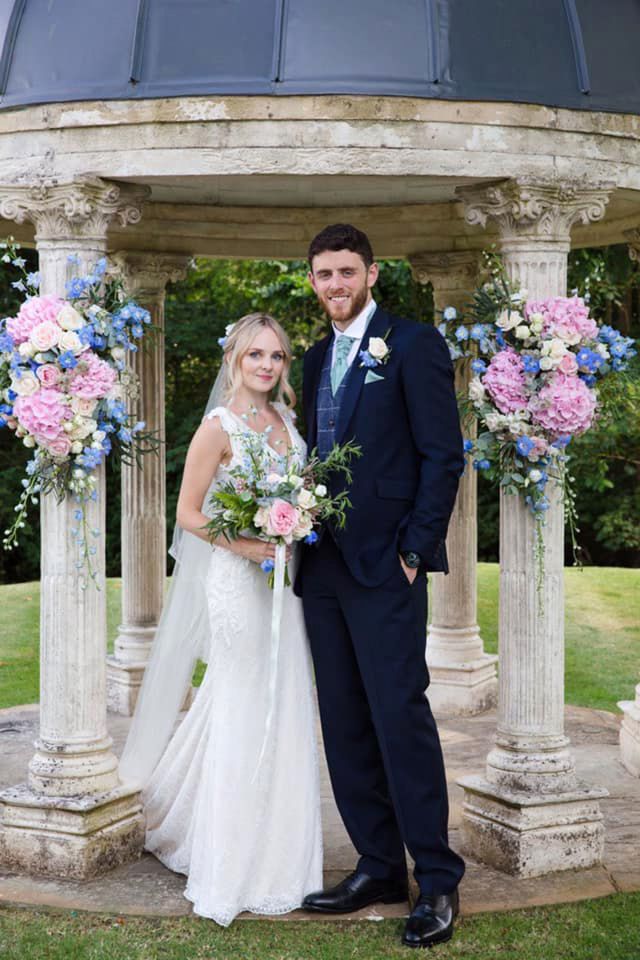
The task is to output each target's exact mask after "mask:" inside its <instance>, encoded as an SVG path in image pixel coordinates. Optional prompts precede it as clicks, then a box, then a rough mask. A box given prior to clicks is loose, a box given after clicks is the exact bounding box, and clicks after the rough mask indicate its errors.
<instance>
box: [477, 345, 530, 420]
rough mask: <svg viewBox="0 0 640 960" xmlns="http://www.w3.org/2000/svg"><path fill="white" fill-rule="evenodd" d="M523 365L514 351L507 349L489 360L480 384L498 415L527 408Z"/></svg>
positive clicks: (520, 358)
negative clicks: (493, 404) (498, 412)
mask: <svg viewBox="0 0 640 960" xmlns="http://www.w3.org/2000/svg"><path fill="white" fill-rule="evenodd" d="M523 370H524V364H523V362H522V357H520V356H519V355H518V354H517V353H516V351H515V350H512V349H511V347H507V349H506V350H500V351H499V352H498V353H496V354H494V355H493V357H492V358H491V362H490V363H489V366H488V368H487V372H486V373H485V375H484V376H483V377H482V384H483V386H484V388H485V389H486V391H487V393H488V394H489V396H490V397H491V399H492V400H493V402H494V403H495V405H496V407H497V408H498V410H499V411H500V413H513V412H514V411H516V410H524V409H525V408H526V406H527V394H526V388H525V380H524V373H523Z"/></svg>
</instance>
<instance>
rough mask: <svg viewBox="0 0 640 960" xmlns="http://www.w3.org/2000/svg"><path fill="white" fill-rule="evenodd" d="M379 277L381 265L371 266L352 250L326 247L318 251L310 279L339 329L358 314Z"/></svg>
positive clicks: (323, 305) (322, 303)
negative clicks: (367, 265)
mask: <svg viewBox="0 0 640 960" xmlns="http://www.w3.org/2000/svg"><path fill="white" fill-rule="evenodd" d="M377 279H378V265H377V264H376V263H372V264H371V266H370V267H369V268H368V269H367V267H366V266H365V263H364V260H363V259H362V257H361V256H360V254H358V253H354V252H353V251H352V250H325V251H323V252H322V253H318V254H316V256H315V257H314V258H313V263H312V264H311V272H310V273H309V280H310V282H311V286H312V287H313V289H314V290H315V292H316V294H317V297H318V300H319V301H320V305H321V306H322V307H323V309H324V310H325V312H326V313H327V314H328V315H329V317H330V318H331V320H333V322H334V323H335V324H336V326H337V327H338V328H339V329H344V328H345V327H346V326H348V325H349V324H350V323H351V321H352V320H353V319H354V318H355V317H357V316H358V314H359V313H360V312H361V310H363V309H364V307H365V306H366V305H367V303H368V302H369V300H370V299H371V288H372V287H373V285H374V283H375V282H376V280H377Z"/></svg>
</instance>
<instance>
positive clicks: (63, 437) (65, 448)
mask: <svg viewBox="0 0 640 960" xmlns="http://www.w3.org/2000/svg"><path fill="white" fill-rule="evenodd" d="M44 446H45V447H46V448H47V450H48V451H49V453H50V454H51V455H52V456H54V457H66V456H67V454H68V453H69V451H70V450H71V440H70V439H69V437H68V436H67V434H66V433H61V434H60V435H59V436H58V437H56V438H55V439H54V440H49V441H48V442H47V443H46V444H44Z"/></svg>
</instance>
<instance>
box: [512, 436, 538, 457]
mask: <svg viewBox="0 0 640 960" xmlns="http://www.w3.org/2000/svg"><path fill="white" fill-rule="evenodd" d="M534 447H535V442H534V441H533V440H532V439H531V437H526V436H522V437H518V439H517V441H516V450H517V451H518V453H519V454H520V456H521V457H528V456H529V454H530V453H531V451H532V450H533V448H534Z"/></svg>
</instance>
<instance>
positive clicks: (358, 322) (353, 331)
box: [331, 299, 377, 369]
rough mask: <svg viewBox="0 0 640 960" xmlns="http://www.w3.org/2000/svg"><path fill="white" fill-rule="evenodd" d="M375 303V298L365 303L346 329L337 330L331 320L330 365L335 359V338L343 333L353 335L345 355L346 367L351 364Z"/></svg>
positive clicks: (375, 305) (356, 354) (358, 348)
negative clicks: (332, 336)
mask: <svg viewBox="0 0 640 960" xmlns="http://www.w3.org/2000/svg"><path fill="white" fill-rule="evenodd" d="M376 307H377V303H376V302H375V300H373V299H372V300H370V301H369V303H368V304H367V305H366V307H365V308H364V310H361V311H360V313H359V314H358V316H357V317H356V318H355V320H352V321H351V323H350V324H349V326H348V327H347V329H346V330H338V328H337V327H336V325H335V323H334V322H333V321H331V326H332V327H333V333H334V338H333V345H332V350H333V353H332V354H331V366H333V364H334V363H335V359H336V340H337V338H338V337H341V336H342V335H343V334H344V336H345V337H353V338H354V340H353V343H352V344H351V350H350V351H349V356H348V357H347V369H348V368H349V367H350V366H351V364H352V363H353V361H354V360H355V358H356V357H357V356H358V351H359V350H360V344H361V343H362V338H363V337H364V335H365V333H366V332H367V327H368V326H369V321H370V320H371V317H372V316H373V315H374V313H375V312H376Z"/></svg>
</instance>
